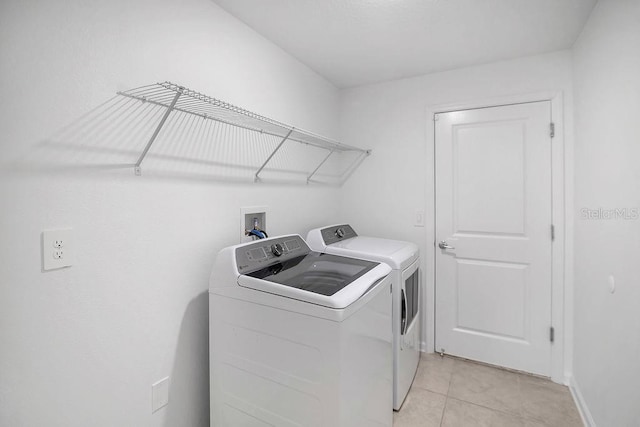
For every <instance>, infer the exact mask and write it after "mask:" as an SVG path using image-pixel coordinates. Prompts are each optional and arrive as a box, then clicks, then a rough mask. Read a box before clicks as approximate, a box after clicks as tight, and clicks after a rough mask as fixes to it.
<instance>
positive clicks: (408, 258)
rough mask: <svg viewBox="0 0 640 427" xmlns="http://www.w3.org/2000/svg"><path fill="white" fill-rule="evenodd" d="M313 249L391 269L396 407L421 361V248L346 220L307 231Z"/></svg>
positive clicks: (405, 394) (398, 407)
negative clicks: (362, 230)
mask: <svg viewBox="0 0 640 427" xmlns="http://www.w3.org/2000/svg"><path fill="white" fill-rule="evenodd" d="M307 243H308V244H309V246H310V247H311V249H313V250H314V251H321V252H326V253H329V254H334V255H341V256H348V257H355V258H360V259H366V260H370V261H377V262H384V263H386V264H388V265H389V266H390V267H391V268H392V269H393V271H392V273H391V277H392V283H393V285H392V287H393V409H395V410H399V409H400V407H401V406H402V402H404V399H405V397H406V396H407V393H408V392H409V388H411V384H412V383H413V378H414V377H415V374H416V371H417V369H418V362H419V361H420V340H421V338H420V329H421V328H420V294H421V292H420V272H419V270H418V267H419V264H420V251H419V248H418V246H417V245H416V244H414V243H411V242H403V241H399V240H390V239H381V238H376V237H366V236H358V234H357V233H356V232H355V231H354V229H353V228H352V227H351V226H350V225H348V224H341V225H332V226H328V227H324V228H316V229H314V230H311V231H309V234H308V235H307Z"/></svg>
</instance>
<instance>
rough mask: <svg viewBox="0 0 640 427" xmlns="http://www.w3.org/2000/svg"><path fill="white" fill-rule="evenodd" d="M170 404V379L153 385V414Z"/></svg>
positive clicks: (166, 378) (164, 379)
mask: <svg viewBox="0 0 640 427" xmlns="http://www.w3.org/2000/svg"><path fill="white" fill-rule="evenodd" d="M168 403H169V377H165V378H163V379H161V380H160V381H158V382H156V383H155V384H152V385H151V413H154V412H156V411H157V410H158V409H160V408H162V407H163V406H166V405H167V404H168Z"/></svg>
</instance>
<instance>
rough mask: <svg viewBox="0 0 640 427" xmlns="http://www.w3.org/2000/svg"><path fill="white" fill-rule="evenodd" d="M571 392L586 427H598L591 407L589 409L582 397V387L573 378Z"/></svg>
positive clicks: (571, 379) (570, 383)
mask: <svg viewBox="0 0 640 427" xmlns="http://www.w3.org/2000/svg"><path fill="white" fill-rule="evenodd" d="M569 390H570V391H571V396H572V397H573V401H574V402H575V403H576V406H577V407H578V412H580V416H581V417H582V422H583V423H584V425H585V427H597V426H596V422H595V421H593V417H592V416H591V412H590V411H589V407H587V402H586V401H585V400H584V397H583V396H582V391H580V387H579V386H578V383H577V382H576V379H575V377H573V376H572V377H571V378H570V379H569Z"/></svg>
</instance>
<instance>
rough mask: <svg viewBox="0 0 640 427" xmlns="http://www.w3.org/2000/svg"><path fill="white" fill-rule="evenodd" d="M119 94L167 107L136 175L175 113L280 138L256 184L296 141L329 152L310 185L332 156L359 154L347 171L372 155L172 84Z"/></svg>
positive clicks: (258, 174) (144, 152)
mask: <svg viewBox="0 0 640 427" xmlns="http://www.w3.org/2000/svg"><path fill="white" fill-rule="evenodd" d="M118 95H121V96H124V97H127V98H132V99H135V100H138V101H140V102H142V103H150V104H154V105H157V106H160V107H165V108H166V110H165V112H164V115H163V116H162V118H161V119H160V122H159V123H158V125H157V127H156V128H155V131H154V132H153V134H152V136H151V138H150V139H149V141H148V142H147V144H146V146H145V148H144V150H143V152H142V153H141V154H140V156H139V158H138V161H137V162H136V164H135V172H136V174H137V175H141V173H142V170H141V164H142V162H143V161H144V159H145V157H146V156H147V154H148V152H149V150H150V149H151V147H152V145H153V143H154V141H155V140H156V138H157V137H158V134H159V133H160V132H161V130H162V128H163V126H164V125H165V122H166V121H167V119H168V118H169V116H170V115H171V114H172V113H173V112H180V113H187V114H191V115H194V116H198V117H201V118H203V119H209V120H214V121H216V122H219V123H222V124H225V125H229V126H234V127H238V128H242V129H245V130H249V131H253V132H258V133H260V134H265V135H271V136H273V137H276V138H279V139H281V140H280V143H279V144H278V145H277V147H276V148H275V149H274V150H273V151H272V152H271V154H270V155H269V156H268V157H267V158H266V159H265V161H264V163H263V164H262V165H261V166H260V168H259V169H258V170H257V171H256V172H255V174H254V181H259V180H260V174H261V172H262V171H263V169H264V168H265V166H266V165H267V164H268V163H269V162H270V161H271V159H272V158H273V156H274V155H275V154H276V152H278V151H279V150H280V148H281V147H282V146H283V144H284V143H285V142H286V141H293V142H297V143H300V144H305V145H309V146H312V147H316V148H320V149H323V150H326V151H327V154H326V155H325V156H324V157H323V158H322V161H321V162H320V163H319V164H318V165H317V167H316V168H315V169H314V170H313V171H311V172H310V174H309V175H308V176H307V182H310V181H311V178H312V177H313V176H314V175H315V174H316V173H317V172H318V171H319V170H320V169H321V168H322V166H323V165H324V164H325V162H326V161H327V160H328V158H329V157H331V155H332V154H333V153H344V152H355V153H356V154H359V155H358V156H356V160H355V161H354V162H353V163H352V164H351V165H350V166H349V168H348V169H353V168H354V166H355V167H357V164H359V162H360V161H362V159H363V158H364V157H366V156H367V155H369V154H370V153H371V150H367V149H362V148H358V147H354V146H351V145H347V144H343V143H340V142H338V141H334V140H332V139H329V138H325V137H323V136H320V135H317V134H314V133H311V132H308V131H305V130H302V129H298V128H295V127H293V126H290V125H287V124H285V123H282V122H279V121H277V120H274V119H271V118H268V117H265V116H262V115H260V114H256V113H254V112H251V111H248V110H245V109H244V108H241V107H238V106H235V105H232V104H229V103H227V102H224V101H221V100H219V99H216V98H212V97H210V96H207V95H205V94H202V93H200V92H196V91H194V90H191V89H188V88H186V87H184V86H180V85H177V84H175V83H171V82H163V83H156V84H152V85H148V86H142V87H139V88H135V89H131V90H128V91H124V92H118Z"/></svg>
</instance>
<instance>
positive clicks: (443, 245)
mask: <svg viewBox="0 0 640 427" xmlns="http://www.w3.org/2000/svg"><path fill="white" fill-rule="evenodd" d="M438 247H439V248H440V249H455V248H454V247H453V246H450V245H449V244H448V243H447V241H446V240H443V241H441V242H440V243H438Z"/></svg>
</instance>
